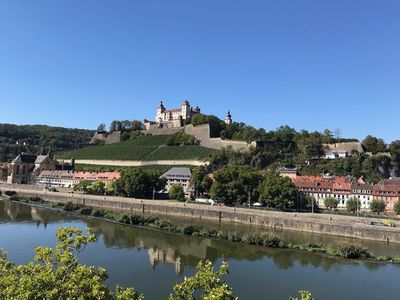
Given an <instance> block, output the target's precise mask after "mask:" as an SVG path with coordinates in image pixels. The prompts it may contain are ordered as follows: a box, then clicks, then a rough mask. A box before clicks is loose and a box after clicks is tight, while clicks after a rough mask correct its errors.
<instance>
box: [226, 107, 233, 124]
mask: <svg viewBox="0 0 400 300" xmlns="http://www.w3.org/2000/svg"><path fill="white" fill-rule="evenodd" d="M225 123H226V124H228V125H231V124H232V115H231V111H230V110H228V113H227V114H226V117H225Z"/></svg>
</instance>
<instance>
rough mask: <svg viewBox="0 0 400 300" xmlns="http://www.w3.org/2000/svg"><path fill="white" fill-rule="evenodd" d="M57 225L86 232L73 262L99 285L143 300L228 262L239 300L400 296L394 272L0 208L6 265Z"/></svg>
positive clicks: (22, 259) (290, 235)
mask: <svg viewBox="0 0 400 300" xmlns="http://www.w3.org/2000/svg"><path fill="white" fill-rule="evenodd" d="M176 221H178V220H176ZM179 221H181V222H189V221H187V220H179ZM61 226H77V227H78V228H80V229H82V230H85V229H86V228H87V227H90V228H92V229H93V230H94V232H95V234H96V236H97V237H98V240H97V242H96V243H94V244H92V245H90V246H89V247H87V249H86V250H85V252H84V253H82V254H81V256H80V259H81V262H82V263H85V264H90V265H98V266H103V267H105V268H106V269H107V270H108V272H109V275H110V278H109V279H108V280H107V284H109V285H110V286H114V285H115V284H117V283H119V284H121V285H123V286H124V287H127V286H132V287H135V289H137V290H139V291H140V292H142V293H144V294H145V298H146V299H165V298H166V297H167V295H168V294H169V293H171V292H172V289H171V287H172V285H173V283H174V282H178V281H181V280H182V279H183V278H184V276H190V275H192V274H193V273H194V271H195V266H196V264H197V262H198V261H200V260H202V259H209V260H211V261H213V262H214V263H215V264H216V265H219V264H220V263H221V262H222V261H223V260H224V259H225V260H227V261H228V263H229V265H230V274H229V275H228V276H227V277H226V280H227V282H228V283H229V284H230V285H231V286H232V287H233V289H234V291H235V293H236V294H237V295H238V296H239V297H240V298H241V299H288V297H289V296H295V295H297V293H298V290H303V289H306V290H310V291H312V292H313V294H314V296H315V297H316V299H341V300H343V299H352V300H354V299H364V300H365V299H395V298H397V297H398V295H399V294H400V285H399V284H398V278H399V276H400V266H398V265H391V264H378V263H367V262H360V261H349V260H344V259H339V258H332V257H326V256H321V255H318V254H313V253H308V252H302V251H296V250H283V249H268V248H263V247H257V246H247V245H243V244H237V243H232V242H228V241H220V240H213V239H208V238H195V237H188V236H182V235H175V234H169V233H164V232H157V231H150V230H144V229H139V228H133V227H129V226H124V225H119V224H113V223H109V222H105V221H99V220H94V219H88V218H83V217H82V218H81V217H77V216H71V215H68V214H66V213H57V212H54V211H48V210H43V209H40V208H34V207H29V206H26V205H21V204H16V203H12V202H8V201H0V247H2V248H3V249H5V250H6V251H7V253H8V257H9V260H10V261H12V262H14V263H17V264H22V263H27V262H28V261H30V260H32V258H33V255H34V253H33V249H34V247H35V246H36V245H46V246H54V244H55V233H56V231H57V228H59V227H61ZM208 226H219V225H217V224H209V225H208ZM224 226H228V225H224ZM236 229H237V230H261V229H259V228H251V227H243V226H237V228H236ZM278 234H279V235H280V236H282V237H284V238H286V239H287V240H293V241H297V242H299V241H301V242H304V241H313V242H321V241H323V242H333V241H336V240H338V239H337V238H333V237H325V236H318V235H310V234H308V235H307V234H300V233H297V232H280V233H278ZM362 243H363V244H364V245H365V246H368V248H369V249H371V250H372V251H373V252H374V254H376V255H384V254H400V245H399V244H389V245H388V244H385V243H379V242H371V241H370V242H362Z"/></svg>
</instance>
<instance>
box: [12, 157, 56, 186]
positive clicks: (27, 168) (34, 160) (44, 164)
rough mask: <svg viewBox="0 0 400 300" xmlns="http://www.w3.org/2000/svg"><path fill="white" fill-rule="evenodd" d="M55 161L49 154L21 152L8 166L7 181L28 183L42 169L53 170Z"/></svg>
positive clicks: (32, 180) (31, 181)
mask: <svg viewBox="0 0 400 300" xmlns="http://www.w3.org/2000/svg"><path fill="white" fill-rule="evenodd" d="M55 169H56V162H55V161H54V160H53V158H52V156H51V155H34V154H27V153H21V154H20V155H18V156H17V157H16V158H15V159H14V160H13V161H12V162H11V164H10V166H9V173H8V177H7V183H9V184H13V183H16V184H30V183H34V182H35V177H36V176H38V175H39V174H40V173H41V172H42V171H44V170H55Z"/></svg>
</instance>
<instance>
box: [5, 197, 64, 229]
mask: <svg viewBox="0 0 400 300" xmlns="http://www.w3.org/2000/svg"><path fill="white" fill-rule="evenodd" d="M70 219H71V218H69V219H68V218H66V214H60V213H57V212H54V211H49V210H46V209H41V208H37V207H33V206H29V205H25V204H20V203H15V202H12V201H8V200H4V201H2V200H0V222H9V221H12V222H24V223H35V224H36V225H37V226H39V225H40V224H44V227H46V226H47V224H48V223H52V222H60V221H62V220H70Z"/></svg>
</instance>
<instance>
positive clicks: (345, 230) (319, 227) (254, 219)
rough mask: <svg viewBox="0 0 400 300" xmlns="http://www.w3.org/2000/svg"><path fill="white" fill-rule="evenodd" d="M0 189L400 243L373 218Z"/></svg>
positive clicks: (398, 235) (399, 233)
mask: <svg viewBox="0 0 400 300" xmlns="http://www.w3.org/2000/svg"><path fill="white" fill-rule="evenodd" d="M0 188H1V190H2V192H3V193H5V192H6V191H15V192H16V193H17V194H18V195H20V196H27V197H41V198H43V199H45V200H46V201H49V202H59V203H67V202H72V203H75V204H80V205H86V206H91V207H96V208H101V209H111V210H121V211H125V212H128V213H132V212H139V213H144V212H146V213H156V214H161V215H166V216H177V217H187V218H193V219H197V220H203V219H209V220H215V221H217V222H224V223H227V224H229V223H240V224H249V225H256V226H261V227H268V228H273V229H276V230H295V231H301V232H307V233H316V234H323V235H331V236H342V237H348V238H357V239H365V240H373V241H383V242H393V243H400V223H399V222H398V221H397V222H394V223H393V225H394V226H396V227H386V226H383V225H382V224H383V223H384V222H383V220H380V219H376V218H374V219H369V218H357V217H350V216H340V215H325V214H311V213H288V212H278V211H264V210H255V209H246V208H233V207H221V206H207V205H198V204H188V203H178V202H170V201H160V200H145V199H132V198H123V197H111V196H93V195H83V194H73V193H66V192H49V191H43V190H42V189H40V188H38V187H31V186H27V187H22V186H9V185H2V186H1V187H0ZM378 224H381V225H378Z"/></svg>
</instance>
